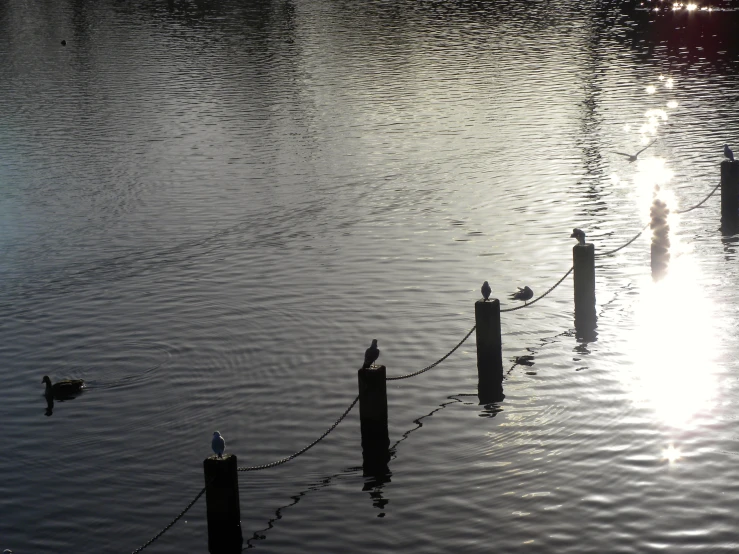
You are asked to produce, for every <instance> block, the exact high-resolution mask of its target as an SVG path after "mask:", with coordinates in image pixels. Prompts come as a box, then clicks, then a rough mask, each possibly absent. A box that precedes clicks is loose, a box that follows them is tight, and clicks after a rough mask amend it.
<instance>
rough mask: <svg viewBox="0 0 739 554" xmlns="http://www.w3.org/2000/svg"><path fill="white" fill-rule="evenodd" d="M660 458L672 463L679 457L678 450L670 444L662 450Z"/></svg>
mask: <svg viewBox="0 0 739 554" xmlns="http://www.w3.org/2000/svg"><path fill="white" fill-rule="evenodd" d="M662 459H663V460H667V461H668V462H670V463H671V464H674V463H675V462H676V461H678V460H679V459H680V451H679V450H678V449H677V448H675V447H674V446H673V445H672V444H671V445H670V446H668V447H667V448H665V449H664V450H663V451H662Z"/></svg>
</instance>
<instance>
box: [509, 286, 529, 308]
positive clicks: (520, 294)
mask: <svg viewBox="0 0 739 554" xmlns="http://www.w3.org/2000/svg"><path fill="white" fill-rule="evenodd" d="M533 297H534V291H533V290H531V289H530V288H529V287H528V285H526V286H525V287H524V288H521V287H518V291H517V292H514V293H513V294H511V300H523V302H524V304H526V303H527V302H528V301H529V300H531V299H532V298H533Z"/></svg>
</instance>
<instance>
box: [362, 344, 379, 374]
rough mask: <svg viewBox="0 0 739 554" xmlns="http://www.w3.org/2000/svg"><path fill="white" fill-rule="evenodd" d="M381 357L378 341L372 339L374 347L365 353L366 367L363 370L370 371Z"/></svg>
mask: <svg viewBox="0 0 739 554" xmlns="http://www.w3.org/2000/svg"><path fill="white" fill-rule="evenodd" d="M379 357H380V349H379V348H377V339H372V346H370V347H369V348H368V349H367V350H366V351H365V352H364V365H363V366H362V369H369V368H370V366H371V365H372V364H373V363H375V360H377V358H379Z"/></svg>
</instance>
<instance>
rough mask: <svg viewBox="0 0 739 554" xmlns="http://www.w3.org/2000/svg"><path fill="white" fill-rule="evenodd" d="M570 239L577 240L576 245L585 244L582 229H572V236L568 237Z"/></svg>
mask: <svg viewBox="0 0 739 554" xmlns="http://www.w3.org/2000/svg"><path fill="white" fill-rule="evenodd" d="M570 238H571V239H577V243H578V244H585V231H583V230H582V229H577V228H575V229H573V230H572V234H571V235H570Z"/></svg>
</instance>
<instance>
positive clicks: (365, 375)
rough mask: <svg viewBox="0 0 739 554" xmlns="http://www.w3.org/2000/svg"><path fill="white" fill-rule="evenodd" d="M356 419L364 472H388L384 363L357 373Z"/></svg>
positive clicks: (388, 437) (388, 444)
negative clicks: (359, 430) (357, 402)
mask: <svg viewBox="0 0 739 554" xmlns="http://www.w3.org/2000/svg"><path fill="white" fill-rule="evenodd" d="M357 375H358V381H359V421H360V425H361V431H362V459H363V462H364V463H363V468H364V472H365V474H375V473H383V472H386V471H387V464H388V462H389V461H390V451H389V447H390V435H389V433H388V429H387V379H386V378H387V370H386V369H385V366H384V365H381V366H376V367H371V368H362V369H360V370H359V372H358V374H357Z"/></svg>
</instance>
